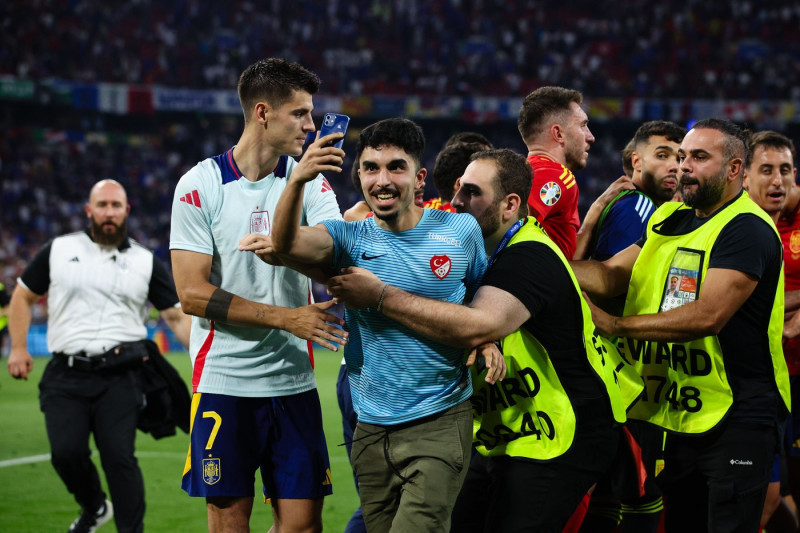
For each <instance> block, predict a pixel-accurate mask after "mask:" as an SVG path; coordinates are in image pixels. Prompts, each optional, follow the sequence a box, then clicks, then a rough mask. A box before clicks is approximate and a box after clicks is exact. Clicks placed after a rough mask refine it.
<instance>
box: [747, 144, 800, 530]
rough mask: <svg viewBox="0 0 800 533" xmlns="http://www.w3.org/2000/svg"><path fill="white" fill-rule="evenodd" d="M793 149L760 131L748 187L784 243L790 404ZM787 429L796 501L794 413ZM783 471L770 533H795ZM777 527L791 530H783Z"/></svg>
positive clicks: (794, 364)
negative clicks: (788, 532)
mask: <svg viewBox="0 0 800 533" xmlns="http://www.w3.org/2000/svg"><path fill="white" fill-rule="evenodd" d="M795 155H796V153H795V148H794V144H793V143H792V141H791V140H790V139H789V138H788V137H786V136H784V135H782V134H780V133H777V132H774V131H760V132H758V133H755V134H753V135H752V136H751V138H750V153H749V154H748V157H747V161H746V162H745V174H744V186H745V188H746V189H747V191H748V193H749V194H750V198H752V200H753V201H754V202H755V203H757V204H758V205H759V206H760V207H761V208H762V209H763V210H764V211H766V212H767V214H768V215H769V216H770V217H771V218H772V220H773V221H774V222H775V224H776V226H777V227H778V233H780V235H781V242H782V243H783V264H784V278H785V289H784V290H785V291H786V293H785V298H786V303H785V308H786V315H785V317H786V321H785V322H784V337H785V339H784V344H783V355H784V357H785V359H786V365H787V367H788V368H789V380H790V384H791V392H792V404H793V405H797V402H798V401H799V400H800V395H799V394H798V393H800V337H798V335H800V313H798V312H797V310H798V309H800V216H798V212H799V211H800V188H798V187H797V186H796V185H795V177H796V175H797V169H796V168H795V166H794V158H795ZM792 411H793V414H792V419H791V421H790V424H789V425H788V426H787V428H786V442H785V448H784V449H785V453H786V463H787V466H788V471H789V484H790V486H791V489H792V494H793V496H794V499H795V501H797V498H798V497H799V496H800V448H798V446H800V442H799V441H800V417H798V416H797V415H796V414H794V413H795V412H796V410H795V409H793V410H792ZM780 485H781V483H780V475H779V470H778V469H777V468H776V469H775V474H774V475H773V478H772V479H771V480H770V485H769V488H768V490H767V499H766V502H765V503H764V513H763V515H762V521H761V525H762V526H764V525H766V524H767V521H768V520H770V522H769V530H770V531H778V530H780V531H783V530H792V531H794V529H793V525H794V516H793V515H792V513H791V511H789V509H788V507H786V506H785V503H784V502H783V501H782V499H781V493H780ZM778 521H781V523H782V524H790V525H788V526H787V528H785V529H780V526H779V524H778V523H777V522H778Z"/></svg>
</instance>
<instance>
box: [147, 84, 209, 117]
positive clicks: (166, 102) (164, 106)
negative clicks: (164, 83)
mask: <svg viewBox="0 0 800 533" xmlns="http://www.w3.org/2000/svg"><path fill="white" fill-rule="evenodd" d="M215 92H216V91H198V90H194V89H170V88H167V87H154V88H153V107H154V108H155V110H156V111H200V110H201V109H202V110H205V111H216V109H214V107H215V106H216V105H217V99H216V97H215V94H214V93H215Z"/></svg>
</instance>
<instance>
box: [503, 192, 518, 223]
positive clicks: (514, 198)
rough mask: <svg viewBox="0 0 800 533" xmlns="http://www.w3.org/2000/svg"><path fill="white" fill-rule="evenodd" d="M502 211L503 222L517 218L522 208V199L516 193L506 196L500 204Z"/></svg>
mask: <svg viewBox="0 0 800 533" xmlns="http://www.w3.org/2000/svg"><path fill="white" fill-rule="evenodd" d="M500 207H501V208H502V210H503V221H507V220H513V219H517V218H519V210H520V207H522V198H520V197H519V195H518V194H516V193H513V192H512V193H510V194H507V195H506V197H505V198H504V199H503V202H502V203H501V204H500Z"/></svg>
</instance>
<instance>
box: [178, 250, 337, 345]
mask: <svg viewBox="0 0 800 533" xmlns="http://www.w3.org/2000/svg"><path fill="white" fill-rule="evenodd" d="M172 271H173V277H174V278H175V287H176V289H177V290H178V298H179V299H180V301H181V308H182V310H183V312H185V313H187V314H190V315H194V316H199V317H202V318H207V319H209V320H218V321H221V322H227V323H229V324H236V325H240V326H249V327H263V328H273V329H282V330H284V331H288V332H289V333H291V334H293V335H295V336H297V337H300V338H302V339H307V340H312V341H314V342H316V343H318V344H319V345H321V346H324V347H325V348H328V349H330V350H334V351H335V350H336V349H337V348H336V346H335V345H334V344H332V343H337V344H344V342H343V340H342V338H346V337H347V333H346V332H345V331H344V330H342V329H341V327H340V326H342V325H344V320H342V319H341V318H339V317H337V316H336V315H333V314H331V313H328V312H326V310H327V309H329V308H330V307H332V306H333V305H334V302H323V303H319V304H313V305H307V306H304V307H298V308H294V309H293V308H288V307H278V306H274V305H268V304H264V303H259V302H253V301H251V300H246V299H244V298H242V297H240V296H237V295H235V294H232V293H230V292H228V291H226V290H223V289H222V288H220V287H217V286H215V285H212V284H211V283H210V282H209V279H210V278H209V276H210V274H211V256H210V255H206V254H201V253H197V252H190V251H187V250H172ZM337 325H338V326H337Z"/></svg>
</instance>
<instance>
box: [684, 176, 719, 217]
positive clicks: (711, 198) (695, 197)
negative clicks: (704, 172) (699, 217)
mask: <svg viewBox="0 0 800 533" xmlns="http://www.w3.org/2000/svg"><path fill="white" fill-rule="evenodd" d="M686 180H689V183H688V184H689V185H693V184H697V189H696V190H695V191H693V192H689V191H687V190H685V189H684V188H683V186H684V185H685V184H686ZM678 188H679V189H680V190H681V193H682V196H683V203H684V204H686V205H688V206H689V207H693V208H694V209H699V210H701V211H702V210H705V209H708V208H710V207H713V206H714V205H715V204H717V203H718V202H719V201H720V199H721V198H722V195H723V193H724V192H725V169H724V168H723V169H722V170H720V172H719V174H717V175H715V176H712V177H710V178H708V179H707V180H706V182H705V183H702V184H701V183H700V181H699V180H698V179H697V178H692V177H690V176H688V175H687V174H683V175H682V176H681V181H680V186H679V187H678Z"/></svg>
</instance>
